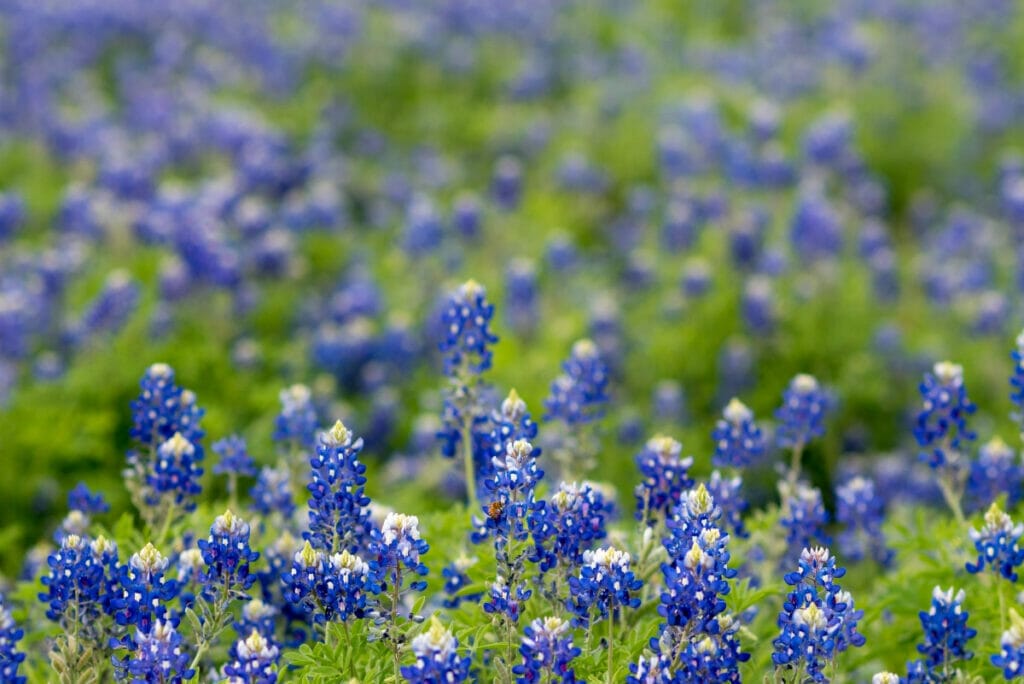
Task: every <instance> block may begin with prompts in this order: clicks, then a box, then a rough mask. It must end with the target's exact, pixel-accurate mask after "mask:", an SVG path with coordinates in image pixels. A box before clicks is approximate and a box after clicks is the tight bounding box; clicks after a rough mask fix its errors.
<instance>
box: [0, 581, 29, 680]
mask: <svg viewBox="0 0 1024 684" xmlns="http://www.w3.org/2000/svg"><path fill="white" fill-rule="evenodd" d="M4 603H5V600H4V596H3V595H2V594H0V681H3V682H7V683H8V684H25V681H26V678H25V677H22V676H19V675H18V668H19V667H21V664H22V663H23V662H24V661H25V654H24V653H22V652H21V651H19V650H18V642H19V641H21V638H22V637H23V636H25V631H24V630H22V629H19V628H18V625H17V624H15V622H14V618H13V617H11V612H10V611H9V610H8V609H7V606H5V605H4Z"/></svg>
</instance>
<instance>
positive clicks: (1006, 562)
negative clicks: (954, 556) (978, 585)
mask: <svg viewBox="0 0 1024 684" xmlns="http://www.w3.org/2000/svg"><path fill="white" fill-rule="evenodd" d="M970 535H971V541H973V542H974V548H975V550H977V552H978V560H977V561H975V562H974V563H970V562H968V563H967V571H968V572H970V573H978V572H981V571H982V570H984V569H985V566H986V565H988V566H989V567H990V568H992V570H993V571H995V572H998V573H999V574H1000V575H1002V576H1003V577H1005V578H1006V579H1008V580H1010V581H1011V582H1016V581H1017V567H1018V566H1019V565H1020V564H1021V563H1024V550H1022V549H1021V548H1020V545H1019V542H1020V538H1021V536H1022V535H1024V524H1021V523H1014V522H1013V520H1012V519H1011V518H1010V516H1009V515H1007V514H1006V513H1005V512H1003V510H1002V509H1001V508H1000V507H999V505H998V504H992V506H991V507H989V509H988V511H987V512H986V513H985V522H984V524H983V525H982V527H981V529H980V530H979V529H973V528H972V529H971V531H970Z"/></svg>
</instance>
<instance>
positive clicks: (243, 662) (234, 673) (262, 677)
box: [224, 629, 281, 684]
mask: <svg viewBox="0 0 1024 684" xmlns="http://www.w3.org/2000/svg"><path fill="white" fill-rule="evenodd" d="M228 657H229V658H231V661H230V662H229V663H228V664H227V665H226V666H225V667H224V674H225V675H228V676H229V677H230V678H231V679H229V680H228V681H230V682H231V683H232V684H275V682H277V673H276V672H275V671H274V670H275V668H276V665H277V661H278V660H279V659H280V658H281V651H280V649H279V648H278V647H277V644H275V643H274V641H273V639H270V638H268V637H267V636H266V635H264V634H261V633H260V632H259V631H258V630H255V629H254V630H252V632H250V633H249V636H248V637H246V638H245V639H239V640H238V641H237V642H235V643H234V644H233V645H232V646H231V650H230V651H229V652H228Z"/></svg>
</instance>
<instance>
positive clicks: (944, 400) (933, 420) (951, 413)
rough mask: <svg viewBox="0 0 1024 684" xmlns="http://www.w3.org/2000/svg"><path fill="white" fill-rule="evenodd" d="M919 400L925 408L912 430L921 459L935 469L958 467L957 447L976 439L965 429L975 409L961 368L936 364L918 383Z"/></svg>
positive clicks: (959, 456)
mask: <svg viewBox="0 0 1024 684" xmlns="http://www.w3.org/2000/svg"><path fill="white" fill-rule="evenodd" d="M921 397H922V399H923V400H924V407H923V409H922V410H921V412H920V413H918V414H917V423H916V426H915V427H914V436H915V437H916V438H917V443H918V445H919V446H920V447H921V449H922V451H921V460H923V461H924V462H926V463H927V464H928V465H929V466H931V467H932V468H935V469H940V468H953V469H957V468H959V467H960V466H961V465H962V464H961V460H962V459H961V454H960V447H961V446H962V445H963V443H964V442H971V441H973V440H974V438H975V435H974V433H973V432H971V431H970V430H969V429H968V428H967V417H968V416H969V415H971V414H972V413H974V411H975V409H976V407H975V405H974V404H973V403H971V400H970V399H969V398H968V397H967V388H966V386H965V385H964V373H963V367H961V366H958V365H956V364H953V363H950V362H948V361H942V362H940V363H937V364H935V368H934V369H933V372H932V373H926V374H925V376H924V381H923V382H922V383H921Z"/></svg>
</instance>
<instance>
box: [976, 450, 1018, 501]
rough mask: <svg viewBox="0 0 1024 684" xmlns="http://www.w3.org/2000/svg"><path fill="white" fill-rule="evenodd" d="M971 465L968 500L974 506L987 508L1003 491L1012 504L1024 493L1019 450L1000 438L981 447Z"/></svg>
mask: <svg viewBox="0 0 1024 684" xmlns="http://www.w3.org/2000/svg"><path fill="white" fill-rule="evenodd" d="M970 468H971V470H970V474H969V475H968V478H967V499H968V502H969V503H970V504H971V505H972V508H984V507H985V506H988V505H989V504H991V503H992V502H993V501H995V500H996V499H997V498H999V497H1000V496H1002V495H1003V494H1006V495H1007V498H1008V500H1009V503H1010V504H1011V505H1013V504H1015V503H1016V502H1017V501H1019V500H1020V498H1021V496H1022V495H1024V491H1022V486H1024V468H1022V467H1021V465H1020V464H1019V463H1018V462H1017V453H1016V451H1014V449H1013V448H1012V447H1011V446H1010V445H1009V444H1007V443H1006V442H1004V441H1003V440H1001V439H1000V438H999V437H993V438H992V439H991V440H989V441H988V442H986V443H985V444H984V445H983V446H982V447H981V448H980V449H979V450H978V458H977V459H975V460H974V461H971V465H970Z"/></svg>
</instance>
